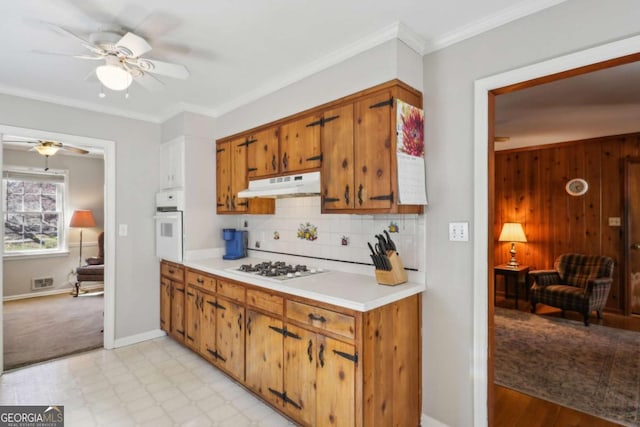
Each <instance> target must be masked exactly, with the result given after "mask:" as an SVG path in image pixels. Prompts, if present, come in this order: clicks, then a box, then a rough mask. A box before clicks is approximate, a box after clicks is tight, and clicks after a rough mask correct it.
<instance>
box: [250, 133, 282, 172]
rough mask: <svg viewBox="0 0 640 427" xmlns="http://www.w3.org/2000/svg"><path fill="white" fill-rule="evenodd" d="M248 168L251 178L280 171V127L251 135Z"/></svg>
mask: <svg viewBox="0 0 640 427" xmlns="http://www.w3.org/2000/svg"><path fill="white" fill-rule="evenodd" d="M248 142H249V145H248V146H247V167H248V168H247V170H248V172H249V178H257V177H261V176H265V175H273V174H276V173H278V171H279V168H278V166H279V162H278V159H279V158H280V156H279V154H278V153H279V151H278V142H279V140H278V128H277V127H273V128H269V129H265V130H262V131H260V132H257V133H255V134H254V135H252V136H250V137H249V141H248Z"/></svg>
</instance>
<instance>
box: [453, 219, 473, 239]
mask: <svg viewBox="0 0 640 427" xmlns="http://www.w3.org/2000/svg"><path fill="white" fill-rule="evenodd" d="M449 240H450V241H452V242H468V241H469V223H468V222H450V223H449Z"/></svg>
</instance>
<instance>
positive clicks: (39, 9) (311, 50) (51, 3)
mask: <svg viewBox="0 0 640 427" xmlns="http://www.w3.org/2000/svg"><path fill="white" fill-rule="evenodd" d="M562 1H564V0H521V1H516V2H514V1H513V0H484V1H482V2H480V1H477V0H449V1H447V2H442V1H433V0H394V1H389V0H322V1H311V0H269V1H265V0H243V1H234V0H217V1H212V0H208V1H205V0H192V1H180V2H179V1H175V0H155V1H149V0H147V1H143V0H129V1H127V0H48V1H44V0H20V1H3V2H2V5H1V6H0V11H1V12H2V25H1V26H0V38H1V39H2V40H4V41H5V42H4V45H3V50H2V66H1V67H0V92H1V93H7V94H13V95H18V96H23V97H28V98H33V99H39V100H44V101H51V102H55V103H59V104H64V105H72V106H77V107H81V108H85V109H90V110H97V111H103V112H107V113H113V114H120V115H126V116H128V117H135V118H140V119H144V120H150V121H154V122H162V121H164V120H166V119H168V118H170V117H172V116H173V115H175V114H177V113H178V112H180V111H192V112H198V113H202V114H207V115H211V116H217V115H219V114H221V113H224V112H225V111H229V110H231V109H233V108H236V107H238V106H239V105H241V104H242V103H246V102H250V101H252V100H254V99H257V98H259V97H260V96H263V95H265V94H267V93H269V92H271V91H274V90H277V89H278V88H281V87H283V86H285V85H287V84H290V83H292V82H294V81H296V80H299V79H301V78H304V77H305V76H307V75H310V74H312V73H314V72H317V71H319V70H321V69H323V68H326V67H328V66H331V65H333V64H334V63H337V62H340V61H342V60H344V59H345V58H347V57H349V56H352V55H355V54H357V53H359V52H362V51H364V50H367V49H369V48H371V47H373V46H375V45H377V44H380V43H383V42H384V41H387V40H390V39H393V38H399V39H401V40H403V41H404V42H405V43H407V44H408V45H409V46H410V47H412V48H413V49H414V50H416V51H417V52H419V53H421V54H424V53H427V52H429V51H432V50H434V49H438V48H442V47H445V46H447V45H450V44H452V43H455V42H457V41H460V40H463V39H465V38H468V37H472V36H474V35H476V34H478V33H480V32H483V31H486V30H489V29H491V28H494V27H497V26H499V25H502V24H504V23H507V22H510V21H512V20H515V19H517V18H520V17H522V16H525V15H527V14H530V13H534V12H537V11H538V10H541V9H544V8H546V7H550V6H553V5H556V4H558V3H561V2H562ZM42 21H45V22H50V23H53V24H57V25H60V26H62V27H64V28H66V29H68V30H70V31H72V32H74V33H76V34H77V35H79V36H82V37H88V35H89V34H90V33H92V32H96V31H99V30H104V29H110V28H114V27H115V28H121V29H122V30H125V31H126V30H130V31H133V32H135V33H136V34H138V35H140V36H142V37H144V38H146V39H147V41H148V42H149V43H150V44H151V45H152V47H153V50H152V51H151V52H150V53H149V54H147V55H145V56H147V57H149V58H152V59H159V60H163V61H168V62H175V63H180V64H183V65H185V66H186V67H187V68H188V69H189V71H190V73H191V76H190V78H189V79H187V80H184V81H183V80H175V79H171V78H164V77H160V80H162V81H163V82H164V83H165V85H166V87H165V90H163V91H162V92H155V93H151V92H147V91H146V90H145V89H143V88H142V87H141V86H139V85H137V84H135V83H134V85H133V86H132V88H131V89H130V95H131V96H130V98H129V99H125V98H124V96H123V93H122V92H107V97H106V98H103V99H100V98H98V96H97V95H98V92H99V91H100V86H99V84H98V82H97V81H95V80H93V81H86V80H85V77H86V76H88V75H90V74H91V72H92V70H93V69H94V68H95V66H96V62H95V61H88V60H82V59H76V58H71V57H63V56H53V55H43V54H38V53H35V52H33V51H34V50H45V51H54V52H65V53H70V54H87V53H89V52H88V51H86V50H85V49H84V48H82V47H81V46H79V44H78V42H77V41H76V40H74V39H73V38H71V37H66V36H64V35H61V34H59V33H57V32H54V31H53V30H52V29H51V28H50V27H47V26H46V25H44V24H42Z"/></svg>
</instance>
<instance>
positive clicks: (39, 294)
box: [2, 283, 104, 301]
mask: <svg viewBox="0 0 640 427" xmlns="http://www.w3.org/2000/svg"><path fill="white" fill-rule="evenodd" d="M102 288H104V284H102V283H97V284H94V285H82V287H81V288H80V289H81V291H94V290H97V289H102ZM72 291H74V292H75V290H74V288H62V289H51V290H50V291H41V292H37V293H28V294H19V295H10V296H7V297H3V298H2V301H14V300H18V299H26V298H37V297H46V296H49V295H59V294H71V292H72Z"/></svg>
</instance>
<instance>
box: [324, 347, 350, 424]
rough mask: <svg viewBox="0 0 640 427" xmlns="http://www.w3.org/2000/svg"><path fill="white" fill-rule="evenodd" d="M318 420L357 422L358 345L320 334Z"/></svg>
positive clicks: (345, 422)
mask: <svg viewBox="0 0 640 427" xmlns="http://www.w3.org/2000/svg"><path fill="white" fill-rule="evenodd" d="M317 343H318V364H317V365H318V370H317V378H316V393H317V394H316V407H317V414H316V424H315V425H317V426H318V427H322V426H341V427H342V426H353V425H355V405H356V402H355V392H356V389H355V375H356V359H355V347H354V346H353V345H351V344H346V343H343V342H341V341H337V340H335V339H332V338H328V337H325V336H322V335H317Z"/></svg>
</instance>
